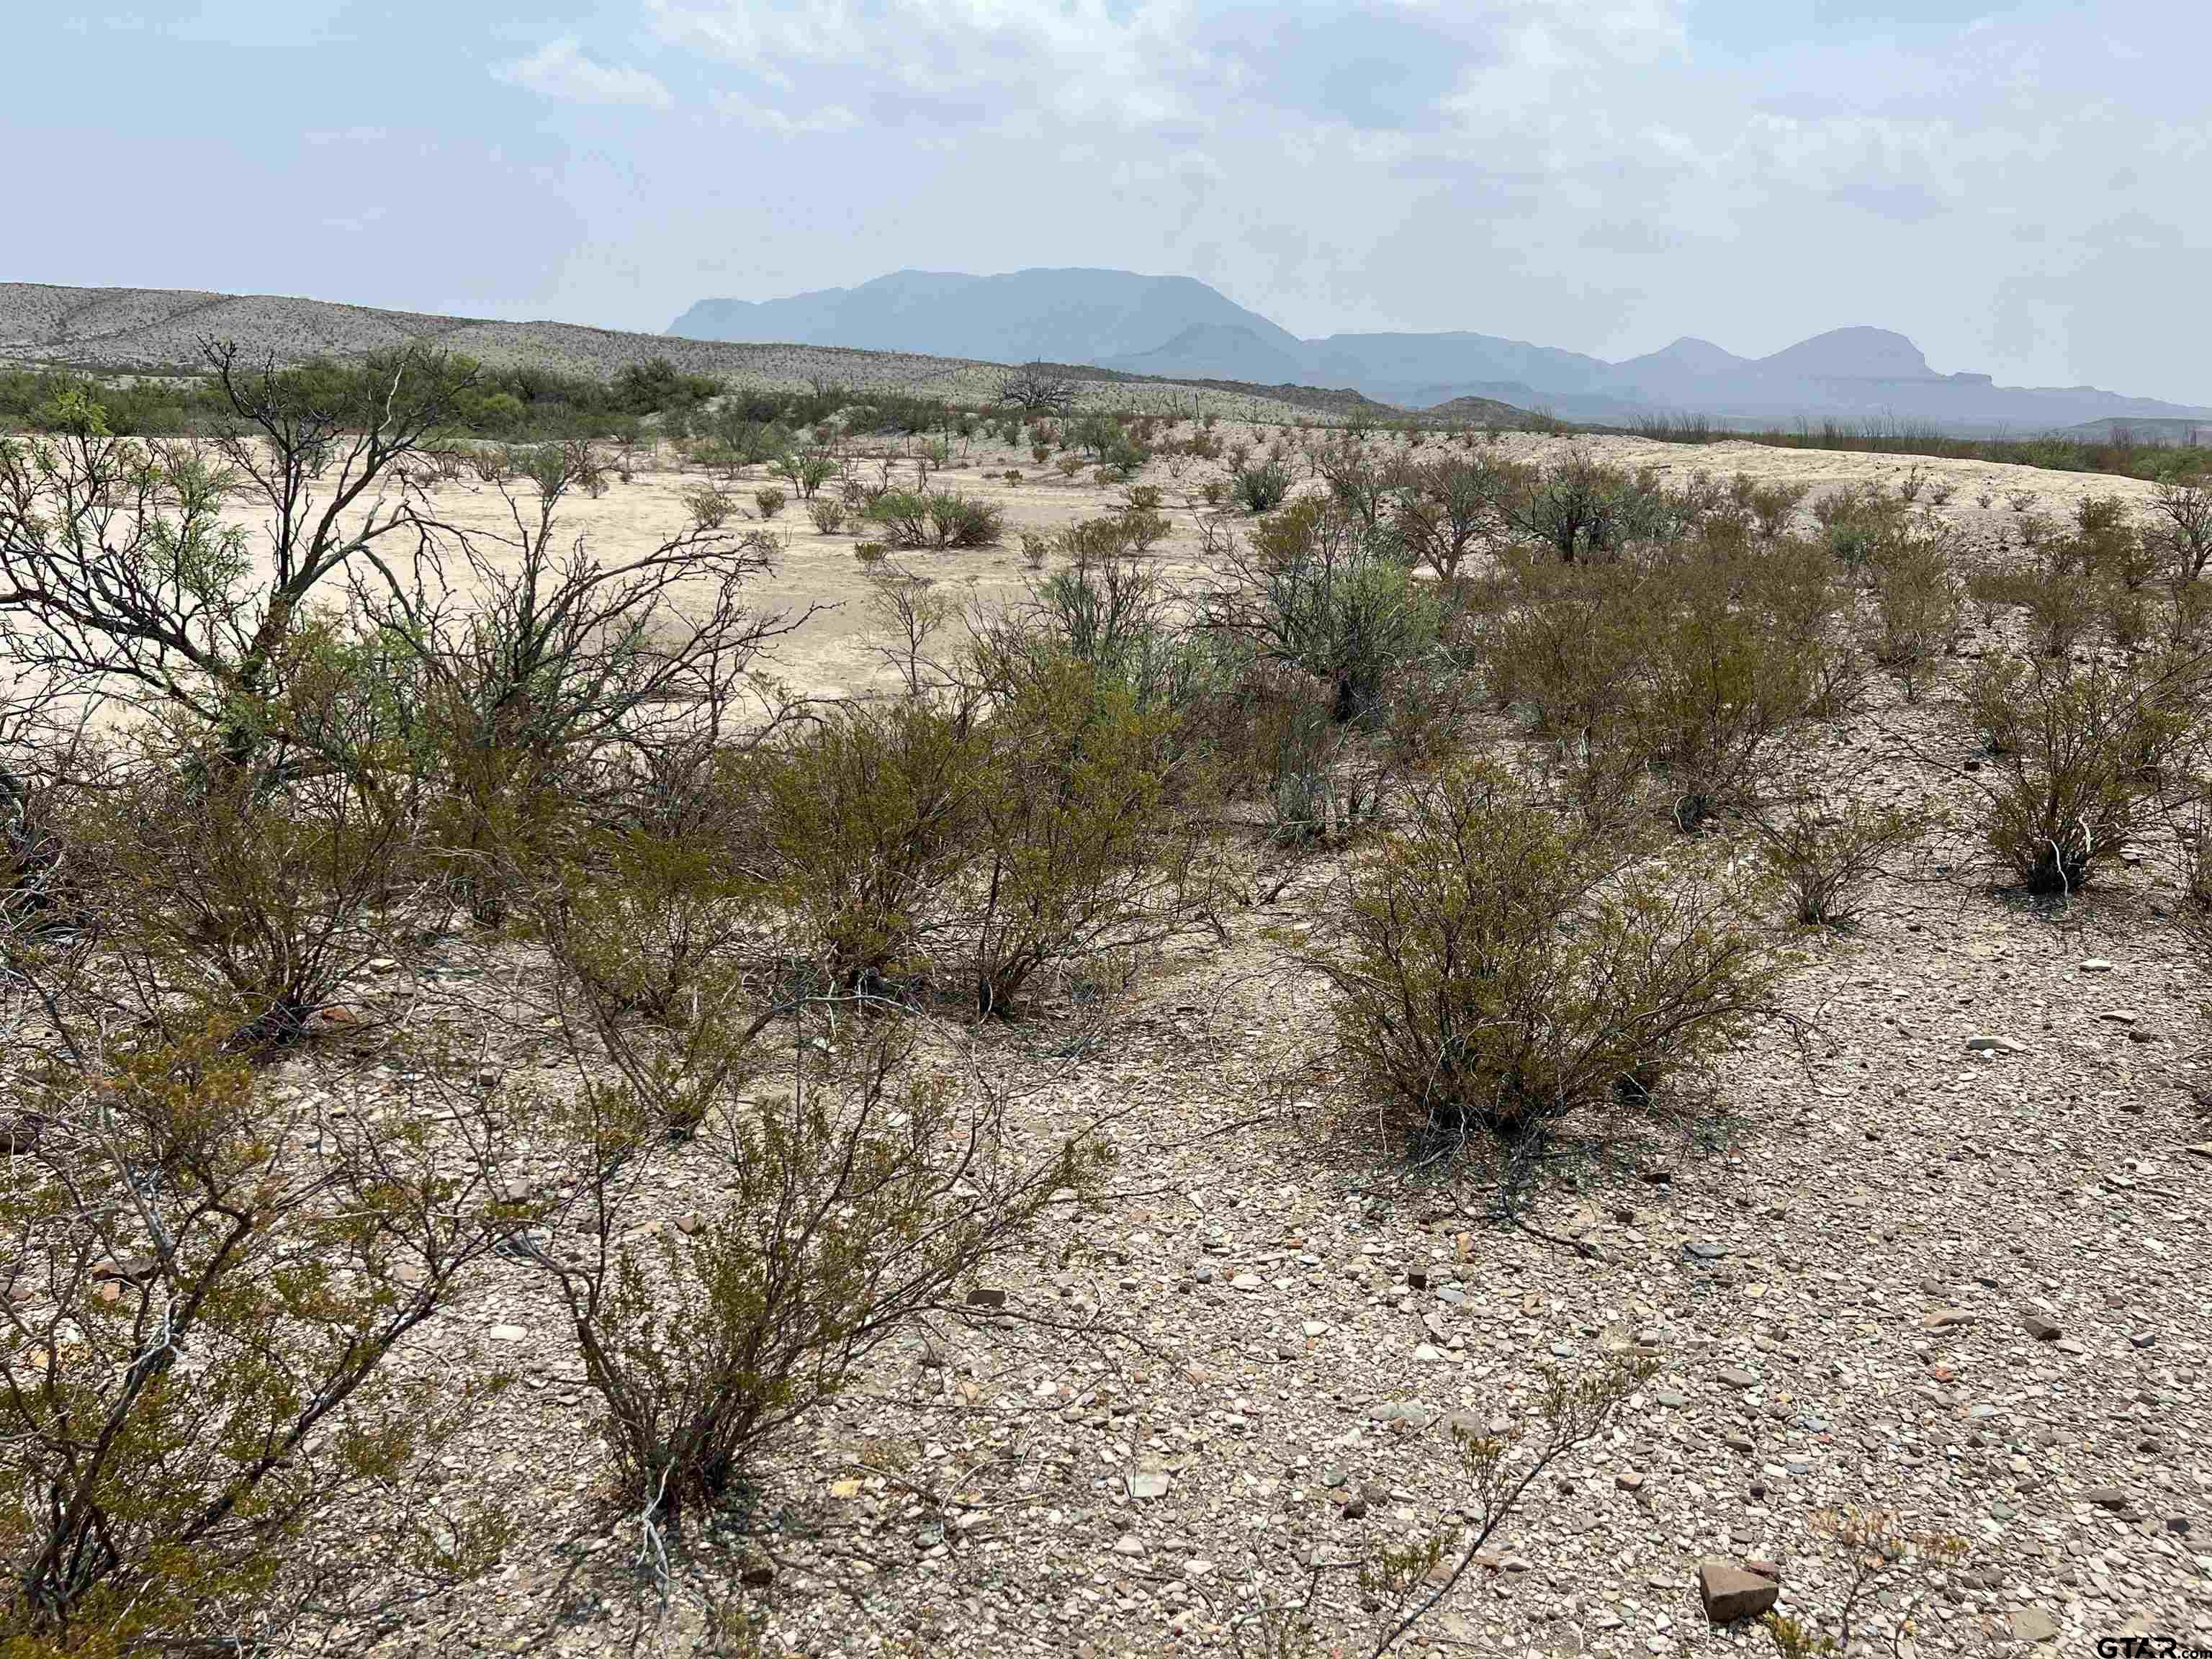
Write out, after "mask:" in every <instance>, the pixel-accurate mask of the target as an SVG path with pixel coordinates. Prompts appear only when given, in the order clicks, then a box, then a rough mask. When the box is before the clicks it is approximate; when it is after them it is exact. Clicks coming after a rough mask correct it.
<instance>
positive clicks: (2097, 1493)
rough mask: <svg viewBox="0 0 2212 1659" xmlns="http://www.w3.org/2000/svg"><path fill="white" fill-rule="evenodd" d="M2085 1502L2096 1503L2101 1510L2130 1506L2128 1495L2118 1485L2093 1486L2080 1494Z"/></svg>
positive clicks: (2121, 1508) (2082, 1501) (2122, 1508)
mask: <svg viewBox="0 0 2212 1659" xmlns="http://www.w3.org/2000/svg"><path fill="white" fill-rule="evenodd" d="M2080 1501H2081V1503H2084V1504H2095V1505H2096V1506H2097V1507H2098V1508H2099V1509H2100V1510H2124V1509H2125V1508H2127V1506H2128V1495H2127V1493H2125V1492H2122V1491H2121V1490H2120V1489H2119V1488H2118V1486H2092V1487H2090V1488H2089V1490H2088V1491H2087V1492H2083V1493H2081V1495H2080Z"/></svg>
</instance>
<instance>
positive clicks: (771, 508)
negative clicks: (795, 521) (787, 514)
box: [753, 485, 784, 519]
mask: <svg viewBox="0 0 2212 1659" xmlns="http://www.w3.org/2000/svg"><path fill="white" fill-rule="evenodd" d="M783 503H784V494H783V492H782V491H781V489H776V488H775V487H774V486H773V485H771V486H769V488H768V489H756V490H755V491H753V505H754V506H755V507H758V508H759V509H760V515H761V517H763V519H773V518H774V517H775V515H776V514H777V513H781V512H782V511H783Z"/></svg>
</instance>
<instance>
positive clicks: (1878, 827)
mask: <svg viewBox="0 0 2212 1659" xmlns="http://www.w3.org/2000/svg"><path fill="white" fill-rule="evenodd" d="M1928 826H1929V818H1928V816H1927V814H1926V813H1924V812H1921V811H1911V810H1908V809H1905V808H1902V807H1895V806H1875V805H1869V803H1867V802H1865V801H1863V800H1860V799H1857V798H1856V797H1852V798H1850V799H1844V800H1840V801H1837V800H1826V799H1814V800H1811V801H1807V802H1802V803H1800V804H1799V805H1796V807H1794V808H1793V809H1792V810H1791V811H1789V812H1788V813H1786V814H1781V815H1778V816H1776V817H1769V818H1764V819H1761V820H1760V821H1759V823H1757V824H1756V826H1755V828H1756V829H1757V831H1758V835H1759V856H1760V857H1761V858H1762V859H1763V860H1765V863H1766V866H1767V867H1768V869H1769V870H1771V872H1773V874H1774V876H1775V878H1777V879H1778V881H1779V882H1780V883H1781V884H1782V886H1783V889H1784V891H1785V892H1786V893H1787V894H1788V896H1789V899H1790V912H1791V914H1792V915H1794V916H1795V917H1796V920H1797V921H1799V922H1800V923H1802V924H1803V925H1804V926H1806V927H1850V925H1851V923H1852V922H1853V921H1856V920H1857V916H1858V909H1859V896H1860V890H1861V889H1862V888H1863V886H1864V885H1865V884H1866V882H1867V881H1868V880H1869V878H1872V877H1874V876H1876V875H1879V874H1881V873H1882V872H1883V866H1884V863H1885V861H1886V860H1888V859H1890V858H1892V857H1893V856H1894V855H1895V854H1899V853H1900V852H1902V851H1904V850H1905V848H1908V847H1910V846H1911V845H1912V844H1913V843H1914V842H1917V841H1918V840H1919V839H1920V838H1921V837H1922V836H1923V835H1925V834H1926V833H1927V830H1928Z"/></svg>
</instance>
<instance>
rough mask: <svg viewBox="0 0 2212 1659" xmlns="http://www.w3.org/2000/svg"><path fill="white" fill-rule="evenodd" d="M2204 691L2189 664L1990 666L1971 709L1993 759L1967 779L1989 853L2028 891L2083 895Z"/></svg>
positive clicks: (2137, 813) (2145, 806)
mask: <svg viewBox="0 0 2212 1659" xmlns="http://www.w3.org/2000/svg"><path fill="white" fill-rule="evenodd" d="M2202 700H2203V664H2202V663H2201V661H2199V660H2197V659H2184V660H2182V661H2179V662H2172V663H2162V662H2156V661H2136V662H2130V663H2117V662H2112V661H2107V660H2105V659H2102V658H2101V657H2097V656H2092V657H2091V658H2090V659H2088V660H2087V661H2085V662H2079V663H2077V662H2075V660H2073V659H2071V658H2070V657H2062V658H2056V659H2054V658H2048V657H2038V658H2036V659H2033V660H2031V661H2027V662H2024V663H2023V662H2019V661H2014V662H2010V663H2006V664H2002V665H1998V664H1987V665H1984V671H1983V672H1982V673H1981V674H1980V675H1978V677H1977V679H1976V684H1975V688H1974V693H1973V704H1974V706H1975V707H1976V708H1977V709H1978V711H1979V714H1980V719H1981V720H1982V723H1983V724H1984V727H1985V728H1986V729H1989V732H1990V748H1991V750H1992V752H1993V755H1994V757H1995V764H1994V765H1992V766H1990V767H1989V768H1987V769H1984V771H1982V772H1979V773H1975V774H1970V775H1969V777H1970V779H1971V781H1972V782H1973V783H1974V785H1975V787H1977V788H1978V789H1979V790H1980V791H1981V793H1982V794H1983V795H1984V811H1983V815H1982V834H1983V838H1984V842H1986V843H1987V845H1988V847H1989V848H1990V851H1991V852H1992V853H1994V854H1996V856H1997V858H1998V860H1999V861H2000V862H2001V863H2002V864H2003V865H2004V866H2006V867H2007V868H2008V870H2009V871H2010V872H2012V874H2013V875H2014V877H2015V878H2017V879H2018V880H2019V882H2020V883H2021V885H2022V886H2023V887H2025V888H2026V889H2027V890H2028V891H2030V892H2033V893H2057V894H2063V895H2069V896H2070V895H2072V894H2074V893H2076V892H2078V891H2080V890H2081V888H2083V887H2084V886H2085V885H2087V884H2088V882H2089V881H2090V879H2091V878H2092V877H2093V875H2094V873H2095V872H2096V871H2097V870H2098V869H2099V868H2100V867H2102V866H2106V864H2108V863H2109V862H2110V861H2111V860H2113V859H2116V858H2118V856H2119V854H2121V853H2123V852H2124V851H2125V850H2126V848H2128V846H2129V844H2130V842H2131V841H2132V840H2133V839H2134V837H2135V836H2136V833H2137V831H2138V830H2139V829H2141V827H2142V824H2143V823H2145V822H2146V821H2147V820H2148V817H2149V816H2150V815H2151V813H2152V812H2153V811H2154V802H2155V799H2156V793H2157V786H2158V781H2159V777H2160V773H2161V771H2162V769H2164V767H2165V765H2166V763H2167V762H2168V761H2169V760H2170V759H2171V757H2172V755H2173V753H2174V752H2175V750H2176V748H2177V746H2178V745H2179V743H2180V742H2181V741H2182V739H2183V738H2185V736H2186V734H2187V732H2188V731H2189V729H2190V727H2191V724H2192V722H2193V719H2194V716H2195V714H2196V713H2197V710H2198V708H2199V707H2200V705H2201V702H2202Z"/></svg>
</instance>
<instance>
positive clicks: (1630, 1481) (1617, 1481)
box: [1613, 1469, 1644, 1492]
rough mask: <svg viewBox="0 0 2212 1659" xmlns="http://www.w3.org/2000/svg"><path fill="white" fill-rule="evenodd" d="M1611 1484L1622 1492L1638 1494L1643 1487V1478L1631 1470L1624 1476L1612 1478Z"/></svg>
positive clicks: (1617, 1475) (1618, 1475)
mask: <svg viewBox="0 0 2212 1659" xmlns="http://www.w3.org/2000/svg"><path fill="white" fill-rule="evenodd" d="M1613 1485H1614V1486H1618V1487H1620V1489H1621V1491H1623V1492H1640V1491H1642V1490H1643V1487H1644V1477H1643V1476H1642V1475H1640V1474H1637V1473H1636V1471H1635V1470H1633V1469H1631V1470H1629V1471H1628V1472H1627V1473H1626V1474H1616V1475H1615V1476H1613Z"/></svg>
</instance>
